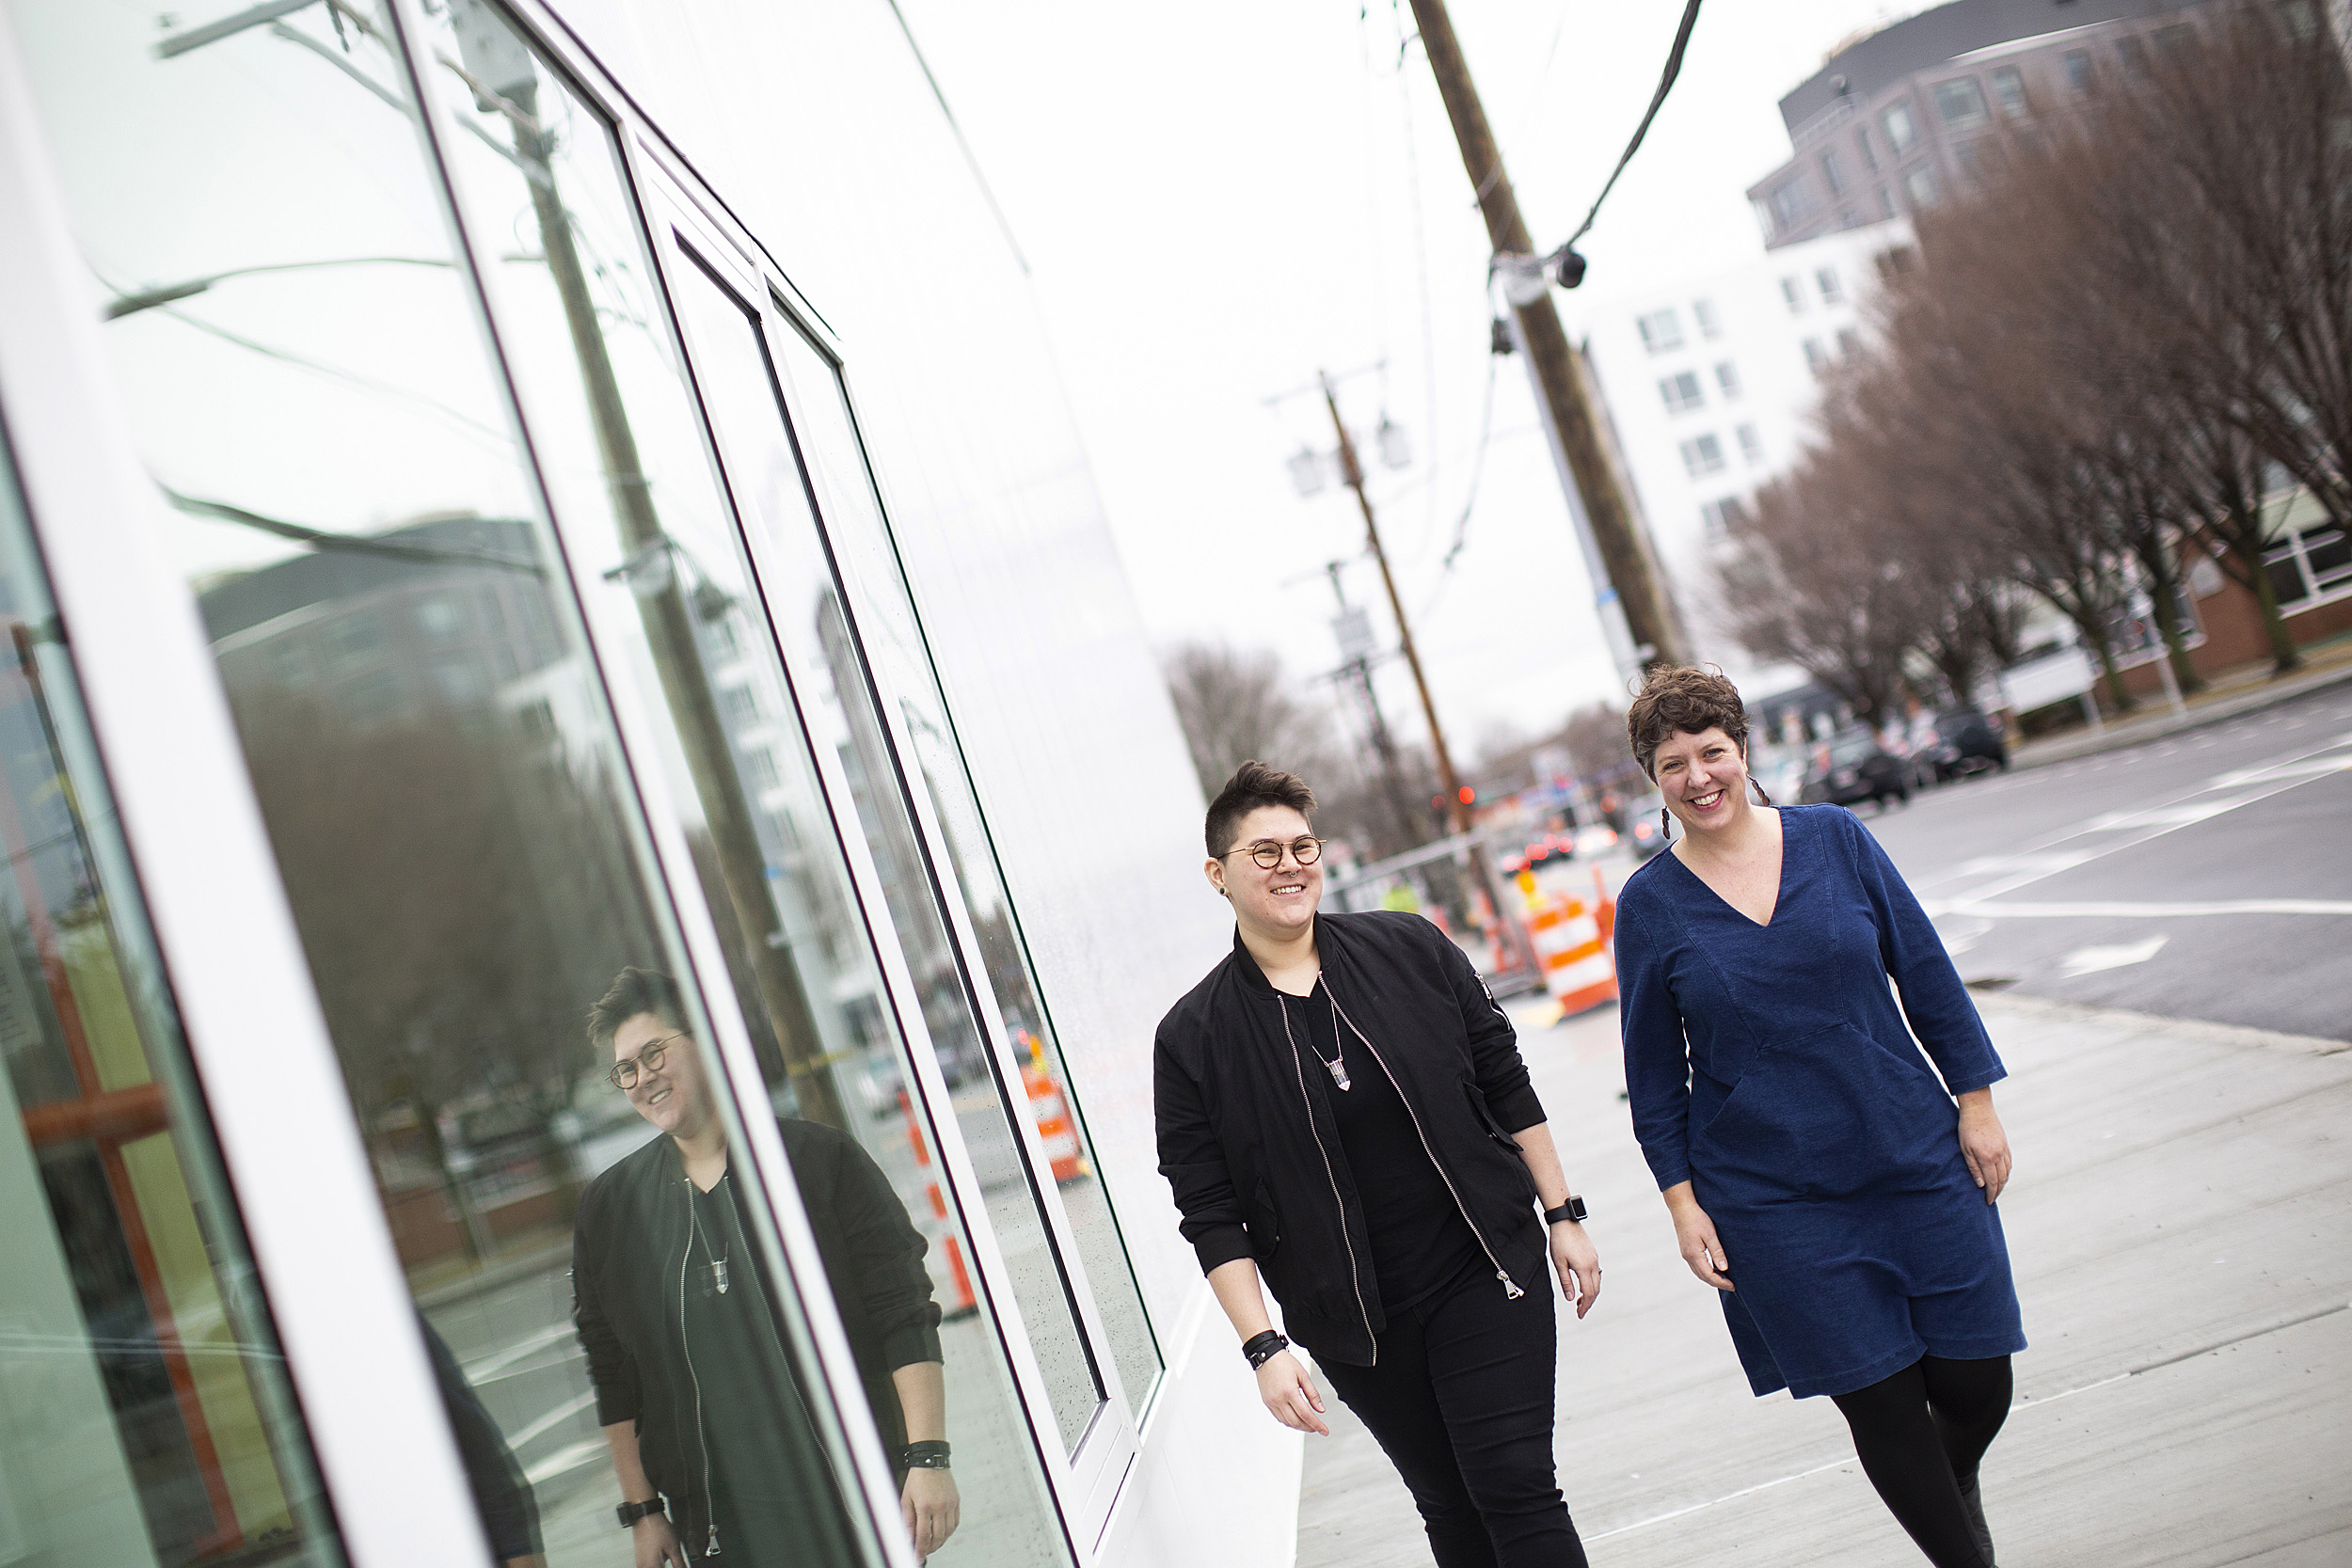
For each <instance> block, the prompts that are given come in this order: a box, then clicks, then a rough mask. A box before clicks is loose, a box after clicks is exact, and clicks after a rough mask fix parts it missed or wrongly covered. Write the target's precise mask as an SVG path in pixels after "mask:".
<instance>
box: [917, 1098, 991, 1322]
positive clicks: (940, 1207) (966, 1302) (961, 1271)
mask: <svg viewBox="0 0 2352 1568" xmlns="http://www.w3.org/2000/svg"><path fill="white" fill-rule="evenodd" d="M898 1110H899V1113H900V1114H901V1115H902V1116H904V1117H906V1120H907V1142H908V1143H910V1144H912V1145H914V1164H915V1165H916V1167H917V1168H918V1169H919V1170H920V1171H921V1172H922V1174H923V1180H924V1182H925V1184H926V1186H927V1187H928V1189H929V1192H928V1196H930V1214H929V1215H927V1216H925V1217H924V1220H923V1223H921V1224H920V1225H918V1226H917V1227H915V1228H917V1229H919V1230H920V1231H922V1232H923V1234H924V1236H925V1237H926V1238H927V1239H929V1240H930V1241H931V1242H932V1243H935V1244H936V1245H937V1246H938V1248H939V1255H940V1256H941V1257H942V1258H944V1259H946V1261H947V1284H948V1288H949V1295H948V1299H947V1300H946V1301H945V1302H942V1303H941V1304H940V1316H942V1317H943V1318H947V1319H950V1320H953V1319H956V1318H968V1317H970V1316H971V1315H972V1314H973V1313H975V1312H977V1311H978V1310H979V1309H980V1303H979V1298H978V1297H977V1296H976V1295H974V1294H973V1293H972V1274H971V1271H970V1270H968V1269H966V1268H965V1267H964V1266H963V1242H962V1238H961V1237H959V1236H958V1235H957V1234H956V1227H955V1223H954V1222H953V1221H952V1220H951V1219H949V1218H948V1214H947V1196H946V1194H945V1193H943V1192H941V1191H940V1190H939V1167H938V1166H937V1165H935V1164H931V1146H930V1142H929V1141H928V1140H926V1139H925V1138H924V1136H923V1124H922V1123H921V1122H920V1121H918V1120H917V1119H916V1118H915V1115H914V1103H913V1102H912V1101H909V1100H908V1099H907V1091H906V1090H905V1089H903V1088H902V1089H900V1090H899V1091H898Z"/></svg>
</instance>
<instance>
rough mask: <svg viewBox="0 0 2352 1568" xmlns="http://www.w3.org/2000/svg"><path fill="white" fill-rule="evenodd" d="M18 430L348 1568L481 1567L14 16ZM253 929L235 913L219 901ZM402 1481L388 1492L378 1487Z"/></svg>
mask: <svg viewBox="0 0 2352 1568" xmlns="http://www.w3.org/2000/svg"><path fill="white" fill-rule="evenodd" d="M0 210H5V211H7V212H8V213H9V214H11V216H12V220H13V221H11V222H9V223H7V224H0V285H4V286H0V413H4V414H5V417H6V419H7V420H8V436H9V440H10V445H11V447H12V449H13V451H14V454H15V459H16V467H17V477H18V481H19V483H20V484H21V486H22V488H23V491H24V508H25V512H26V515H27V516H28V518H29V520H30V522H31V526H32V530H33V534H34V537H35V539H36V541H37V543H38V545H39V547H40V553H41V555H42V558H43V560H44V562H45V563H46V565H47V568H48V575H49V578H50V583H49V587H50V592H51V594H52V596H53V597H54V599H55V601H56V607H57V616H58V620H59V622H60V624H61V625H63V626H65V627H66V628H67V632H68V636H69V645H70V647H71V648H72V654H73V658H74V662H75V669H76V673H77V674H78V675H79V677H80V684H81V689H82V699H83V706H84V708H85V710H86V712H87V719H88V722H89V726H90V730H91V733H92V736H94V738H95V741H96V744H97V749H98V752H99V761H100V765H101V767H102V768H103V770H104V773H105V777H106V781H107V784H108V786H109V788H110V790H111V793H112V795H113V798H114V802H113V803H114V806H115V811H116V816H117V820H118V821H119V824H120V828H121V833H122V838H123V842H124V845H125V847H126V848H127V850H128V854H129V859H130V862H131V868H132V871H133V874H134V876H135V879H136V883H137V889H138V893H139V895H140V897H141V899H142V901H143V902H144V904H145V906H146V916H147V922H148V925H149V927H150V928H151V931H152V933H153V936H154V941H155V946H156V950H157V952H158V953H159V955H160V957H161V959H162V964H163V971H164V975H165V980H166V984H167V986H168V988H169V990H170V1001H171V1004H172V1006H174V1007H175V1009H176V1010H177V1012H178V1013H179V1016H180V1023H181V1028H182V1031H183V1037H184V1038H185V1040H186V1043H187V1049H188V1058H189V1066H190V1069H191V1070H192V1071H193V1073H194V1075H195V1077H196V1080H197V1083H198V1085H199V1087H200V1089H201V1092H202V1096H203V1101H204V1110H205V1113H206V1117H207V1119H208V1120H209V1122H210V1123H211V1132H212V1135H213V1138H214V1140H215V1145H216V1147H217V1148H218V1150H219V1153H220V1159H221V1164H222V1167H223V1169H224V1171H225V1173H226V1177H227V1180H228V1184H229V1189H230V1193H231V1195H232V1196H233V1198H234V1200H235V1202H236V1205H237V1211H238V1219H239V1222H240V1223H241V1225H242V1227H243V1229H244V1232H245V1236H246V1241H247V1243H248V1244H249V1246H250V1249H251V1253H252V1259H253V1263H254V1268H255V1272H256V1276H257V1280H256V1282H257V1287H258V1289H259V1290H260V1291H261V1293H262V1298H263V1299H264V1300H265V1301H266V1302H267V1304H268V1308H269V1312H270V1315H271V1318H272V1321H273V1323H275V1326H276V1328H277V1331H278V1343H279V1346H280V1348H281V1349H282V1350H283V1352H284V1354H285V1356H286V1363H287V1375H288V1378H289V1380H290V1382H291V1384H292V1386H293V1388H294V1399H295V1401H296V1403H297V1405H298V1409H297V1410H296V1411H295V1412H294V1414H295V1416H296V1418H297V1419H298V1421H299V1425H300V1429H301V1431H300V1436H301V1437H302V1438H303V1439H304V1440H306V1441H307V1442H308V1443H309V1445H310V1450H311V1453H312V1455H313V1457H314V1460H315V1462H316V1464H317V1465H318V1468H319V1476H320V1481H321V1483H322V1485H323V1487H324V1488H325V1491H326V1498H327V1500H328V1502H329V1504H330V1506H331V1508H332V1510H333V1513H334V1520H335V1525H336V1528H337V1531H338V1536H339V1540H340V1544H341V1545H342V1550H343V1552H344V1554H345V1555H346V1557H347V1558H348V1560H350V1562H351V1564H352V1565H353V1568H406V1565H409V1564H414V1563H417V1562H448V1563H487V1562H489V1561H490V1560H491V1559H490V1544H489V1542H488V1540H487V1539H486V1537H485V1534H484V1531H483V1528H482V1524H481V1521H480V1519H479V1517H478V1516H477V1514H476V1513H475V1508H474V1502H473V1496H472V1493H471V1491H470V1490H469V1486H468V1483H467V1481H466V1473H465V1468H464V1465H463V1463H462V1462H461V1460H460V1458H459V1455H458V1451H457V1445H456V1441H455V1438H454V1435H453V1433H452V1432H451V1430H450V1425H449V1420H448V1417H447V1415H446V1413H445V1412H444V1411H443V1409H442V1407H441V1403H440V1400H439V1396H438V1395H437V1392H436V1384H435V1380H434V1375H433V1370H432V1365H431V1363H430V1361H429V1359H428V1358H427V1354H426V1351H425V1346H424V1338H423V1336H422V1335H421V1333H420V1332H419V1330H418V1327H417V1317H416V1311H415V1308H414V1307H413V1306H412V1305H411V1299H410V1296H409V1292H408V1287H407V1281H406V1279H405V1276H404V1275H403V1272H402V1270H401V1268H400V1264H399V1259H398V1258H397V1257H396V1255H395V1254H394V1251H393V1247H392V1241H391V1232H390V1229H389V1225H388V1224H387V1222H386V1221H385V1219H384V1218H383V1210H382V1207H381V1205H380V1203H379V1202H378V1200H377V1196H376V1191H375V1182H374V1176H373V1170H372V1168H371V1164H370V1162H369V1158H368V1154H367V1150H366V1148H365V1146H364V1144H363V1142H362V1140H361V1138H360V1135H359V1130H358V1124H357V1123H356V1122H355V1121H354V1119H353V1117H352V1114H351V1109H350V1100H349V1096H348V1094H347V1092H346V1091H345V1089H344V1086H343V1083H342V1072H341V1069H340V1067H339V1065H338V1062H337V1059H336V1055H335V1050H334V1046H333V1044H332V1042H331V1041H330V1040H329V1039H328V1037H327V1034H326V1021H325V1019H324V1018H323V1017H322V1015H321V1014H320V1011H319V1007H318V1002H317V998H316V995H315V993H314V992H313V991H312V990H311V984H310V968H309V964H308V962H307V960H306V959H305V958H304V956H303V950H302V945H301V942H300V941H299V939H298V938H297V936H296V935H295V931H294V917H293V913H292V911H290V910H289V908H288V906H287V903H286V898H285V892H284V889H283V888H282V886H281V885H280V884H279V881H278V875H277V861H276V858H275V856H274V854H273V853H272V851H271V848H270V843H269V838H268V835H267V832H265V830H264V829H263V827H262V816H261V808H260V806H259V805H258V803H257V802H256V800H255V799H254V794H253V788H252V784H251V782H250V780H249V778H248V777H247V774H246V766H245V759H244V754H243V752H242V751H241V750H240V749H239V747H238V744H237V739H236V732H235V728H234V726H233V723H232V721H231V720H230V716H229V707H228V702H227V699H226V697H225V696H224V694H223V692H222V689H221V686H220V683H219V680H218V678H217V677H216V676H215V673H214V672H213V659H212V652H211V647H210V644H209V641H207V639H206V637H205V634H204V629H203V626H202V624H201V622H200V621H199V617H198V613H197V608H196V603H195V598H194V595H193V594H190V593H189V591H188V587H187V584H186V583H185V582H184V581H182V580H180V579H179V578H178V577H177V576H176V575H175V574H174V572H173V570H172V568H171V566H170V556H169V554H168V552H167V549H166V548H165V546H164V544H163V541H162V539H161V538H160V537H159V536H158V532H157V530H156V526H155V523H154V520H153V506H154V498H153V490H152V483H151V481H150V480H149V478H148V474H147V467H146V464H145V462H144V460H143V458H142V456H141V454H140V453H139V451H137V449H136V448H135V446H134V445H133V443H132V441H131V439H130V436H129V431H128V427H127V425H126V423H125V422H124V420H123V418H122V417H121V415H120V413H119V409H120V404H121V396H122V394H121V392H120V391H119V388H118V387H117V386H116V384H115V381H114V376H113V373H112V370H111V362H110V360H109V357H108V355H107V351H106V347H105V344H104V343H103V341H102V340H101V336H100V331H99V327H100V323H99V321H98V318H97V316H96V315H95V314H94V313H93V312H92V311H91V310H90V309H88V304H89V301H88V296H87V288H86V286H85V284H84V281H83V277H84V274H83V271H82V268H81V266H80V264H79V262H78V261H77V260H76V258H77V256H78V251H77V249H76V247H75V245H74V242H73V240H72V227H71V224H70V222H69V221H68V218H67V214H66V213H65V211H64V207H63V198H62V193H61V192H60V191H59V190H58V189H57V187H56V185H55V183H54V182H53V176H52V174H51V172H50V165H49V155H48V152H47V150H46V147H45V145H44V137H43V136H42V135H41V132H40V126H39V124H38V122H37V120H36V119H35V117H34V112H33V109H32V103H31V95H30V92H29V87H28V78H27V74H26V72H25V71H24V63H23V58H22V55H20V53H19V50H18V45H17V41H16V37H15V32H14V29H13V26H12V25H11V24H9V23H8V21H7V19H6V18H5V16H0ZM224 908H226V909H233V910H235V911H238V914H239V916H240V918H238V919H236V920H233V921H232V920H224V919H222V918H221V911H222V910H223V909H224ZM388 1476H398V1477H400V1478H401V1484H400V1485H398V1486H389V1485H387V1484H386V1481H385V1478H386V1477H388Z"/></svg>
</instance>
